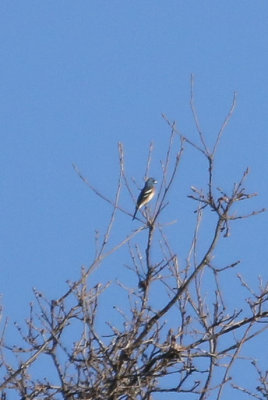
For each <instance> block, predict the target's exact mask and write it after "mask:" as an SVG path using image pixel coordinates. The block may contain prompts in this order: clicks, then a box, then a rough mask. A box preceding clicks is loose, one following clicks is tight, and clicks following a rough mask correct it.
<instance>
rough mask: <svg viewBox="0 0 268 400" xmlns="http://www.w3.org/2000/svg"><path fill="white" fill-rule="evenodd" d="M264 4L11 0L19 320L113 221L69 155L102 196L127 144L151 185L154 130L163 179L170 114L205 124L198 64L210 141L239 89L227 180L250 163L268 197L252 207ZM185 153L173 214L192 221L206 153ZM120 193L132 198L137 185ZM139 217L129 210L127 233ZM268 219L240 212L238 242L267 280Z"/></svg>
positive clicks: (4, 259)
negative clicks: (148, 172)
mask: <svg viewBox="0 0 268 400" xmlns="http://www.w3.org/2000/svg"><path fill="white" fill-rule="evenodd" d="M267 14H268V4H267V1H264V0H263V1H261V0H260V1H258V2H252V1H240V0H238V1H235V2H234V1H230V0H226V1H224V2H215V1H206V0H205V1H196V0H189V1H187V2H186V1H175V0H174V1H155V0H148V1H139V0H137V1H135V2H132V1H113V0H109V1H101V2H100V1H95V0H91V1H75V2H74V1H49V0H48V1H44V2H36V1H23V2H18V1H17V2H16V1H13V2H9V1H3V2H1V4H0V57H1V62H0V122H1V132H2V135H1V156H0V170H1V185H0V193H1V207H0V216H1V227H0V236H1V237H0V246H1V251H0V257H1V258H0V260H1V262H0V268H1V282H0V293H1V295H2V303H3V305H4V310H5V316H9V319H10V321H11V322H12V321H13V320H19V321H22V320H23V319H24V318H25V317H26V315H27V307H28V304H29V302H30V301H31V300H32V299H33V295H32V288H33V287H36V288H38V289H40V290H42V291H43V292H44V293H46V294H47V295H48V296H50V297H53V296H54V297H57V296H60V295H61V294H62V293H63V291H64V290H65V288H66V284H65V281H66V280H67V279H73V280H74V279H76V278H77V277H78V275H79V271H80V267H81V265H82V264H85V265H88V264H89V263H90V261H91V260H92V257H93V254H94V249H93V243H94V230H95V229H100V230H103V229H104V227H105V226H106V223H107V220H108V217H109V208H108V207H107V206H106V205H105V204H103V203H101V201H100V199H97V198H95V197H94V196H93V194H92V193H91V192H90V191H89V190H88V188H87V187H86V185H84V184H83V183H82V181H81V180H80V179H79V178H78V176H77V175H76V174H75V172H74V170H73V168H72V163H73V162H74V163H76V164H77V165H78V166H79V168H80V169H81V171H82V172H83V174H84V175H85V176H86V177H87V178H88V179H89V180H90V181H91V183H93V184H94V185H96V187H98V188H99V189H102V190H103V192H104V194H110V193H114V191H115V185H116V182H117V176H118V175H117V174H118V155H117V143H118V141H120V142H122V143H123V144H124V148H125V151H126V163H127V173H128V175H129V177H134V178H135V179H136V180H137V182H138V183H139V184H140V185H142V178H143V174H144V170H145V163H146V158H147V152H148V145H149V143H150V142H151V141H153V142H154V144H155V153H154V161H153V174H154V175H155V177H156V178H157V175H159V174H160V167H159V159H160V158H161V157H163V147H164V146H165V145H166V142H167V134H168V129H167V126H166V124H165V123H164V121H163V119H162V117H161V113H165V114H166V115H167V116H168V117H169V118H170V119H171V120H176V122H177V125H178V127H179V129H180V130H181V131H182V132H183V133H184V134H185V135H188V136H189V137H191V138H194V137H195V136H194V135H196V132H195V130H194V124H193V119H192V116H191V112H190V108H189V94H190V74H191V73H193V74H194V75H195V93H196V107H197V110H198V113H199V117H200V123H201V125H202V128H203V130H204V132H205V134H206V136H207V138H208V141H209V143H213V138H215V136H216V133H217V132H218V129H219V127H220V126H221V124H222V122H223V120H224V117H225V115H226V113H227V112H228V109H229V108H230V105H231V102H232V97H233V92H234V91H237V94H238V97H237V108H236V110H235V113H234V116H233V118H232V120H231V122H230V124H229V126H228V128H227V129H226V132H225V135H224V138H223V140H222V143H221V147H220V149H219V153H218V160H217V163H218V164H217V166H218V170H217V171H218V172H217V174H218V175H217V176H218V179H219V182H220V184H222V185H224V184H226V187H227V188H229V189H230V188H231V185H232V184H233V182H235V181H236V180H237V179H238V178H239V177H240V175H241V173H242V172H243V170H244V169H245V168H246V167H248V166H249V167H250V170H251V174H250V176H249V178H248V188H249V191H251V192H259V194H260V195H259V197H258V198H256V199H254V200H253V201H252V208H257V209H258V208H262V207H265V206H266V205H267V197H268V190H267V178H266V177H267V173H268V163H267V132H268V119H267V93H268V75H267V70H268V55H267V54H268V53H267V45H268V24H267ZM196 137H197V136H196ZM184 158H185V163H184V164H182V166H181V171H180V178H179V180H181V182H182V184H181V187H178V188H177V189H176V188H173V191H172V195H173V196H174V198H173V199H174V202H175V203H176V204H182V208H181V209H180V207H178V212H177V213H176V218H178V219H179V220H180V221H182V223H183V224H185V223H186V224H187V218H189V217H188V214H187V213H188V212H191V211H190V208H191V207H192V204H191V205H187V204H188V203H187V201H186V200H185V195H186V194H187V191H188V188H189V186H190V185H191V184H193V185H198V183H199V182H200V180H201V181H202V179H203V177H202V176H201V175H200V172H199V166H200V167H201V166H204V164H202V162H200V165H199V161H197V160H196V153H194V152H193V150H192V149H187V151H186V154H185V155H184ZM195 167H196V168H195ZM204 168H205V167H204ZM122 203H123V205H124V207H125V208H127V209H129V210H132V209H133V208H134V204H133V202H132V200H131V199H130V198H129V197H128V196H127V194H124V195H123V197H122ZM183 207H185V208H183ZM187 207H188V208H187ZM252 208H251V207H249V208H248V209H252ZM185 210H187V212H186V211H185ZM167 216H168V217H169V216H170V218H173V214H172V212H171V211H168V212H167ZM131 224H132V222H131V220H130V219H127V218H124V219H122V228H121V229H122V232H129V231H130V230H131V229H133V225H131ZM266 229H267V215H265V214H263V215H262V216H258V217H256V218H254V219H251V220H247V221H242V222H241V223H240V224H237V225H234V227H233V230H232V234H233V236H232V238H231V240H232V242H230V244H229V246H230V247H229V249H230V259H231V260H233V259H237V258H238V259H242V260H243V262H244V264H243V274H244V276H245V277H247V278H248V279H250V280H251V281H252V282H253V284H254V285H256V287H257V276H258V275H263V276H264V278H266V277H267V268H266V265H265V260H266V259H267V235H266ZM171 232H172V230H171ZM182 237H183V232H182ZM116 239H117V238H115V240H116ZM174 242H175V240H174ZM224 246H225V245H223V251H224ZM225 254H226V253H225ZM228 255H229V254H228ZM122 263H123V261H122ZM114 274H115V271H114V270H111V271H110V272H108V273H107V275H106V273H105V278H107V279H108V278H109V279H110V278H111V279H112V278H114V277H115V276H114ZM116 274H117V276H116V277H118V276H120V272H118V271H117V272H116ZM232 293H233V290H232V288H230V294H232ZM259 350H260V349H259Z"/></svg>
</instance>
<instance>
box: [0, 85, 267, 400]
mask: <svg viewBox="0 0 268 400" xmlns="http://www.w3.org/2000/svg"><path fill="white" fill-rule="evenodd" d="M191 89H192V90H191V101H190V106H191V110H192V112H193V118H194V121H195V126H196V130H197V133H198V140H197V141H192V140H190V139H189V138H188V137H187V136H186V135H184V134H182V133H181V132H180V131H179V130H178V129H177V128H176V125H175V123H173V122H170V121H169V120H168V118H167V117H166V116H163V118H164V120H165V121H166V122H167V124H168V126H169V130H170V136H169V144H168V147H167V151H166V155H165V157H164V160H163V161H162V163H161V166H162V177H161V180H160V183H159V189H158V195H157V199H156V202H155V207H154V209H152V208H150V206H149V207H148V208H147V207H146V208H144V209H142V210H141V214H139V216H137V218H138V221H139V222H140V226H139V227H138V228H137V229H134V230H131V231H130V232H129V233H128V234H126V235H125V237H124V238H123V239H122V240H121V241H120V242H118V243H117V244H115V245H111V233H112V231H113V230H114V229H118V228H116V220H117V217H118V213H121V214H124V215H125V216H128V217H129V218H131V217H132V213H131V212H130V211H128V210H126V209H125V208H124V207H122V206H121V204H120V194H121V190H122V188H124V189H126V190H127V191H128V192H129V194H130V197H131V198H132V199H133V200H134V201H135V196H134V194H133V189H132V188H133V181H131V180H130V179H129V178H128V176H127V173H126V171H125V161H124V149H123V145H122V144H119V165H120V168H119V177H118V186H117V190H116V194H115V196H114V198H113V199H112V198H108V197H106V196H104V195H103V194H102V193H101V192H100V191H98V189H97V188H95V187H94V186H93V185H92V184H91V183H90V182H89V181H88V180H87V179H86V178H85V177H84V176H83V175H82V173H81V172H80V171H79V169H78V167H77V166H75V165H74V169H75V171H76V172H77V173H78V175H79V176H80V177H81V178H82V180H83V181H84V182H85V183H86V184H87V185H88V187H89V188H90V189H91V190H92V191H93V192H94V193H95V194H96V195H97V196H99V197H100V198H101V199H102V200H103V201H105V202H108V203H109V204H110V206H111V215H110V220H109V223H108V226H107V228H106V231H105V233H104V235H103V237H96V254H95V258H94V260H93V262H92V264H91V265H90V266H89V267H88V268H85V267H84V268H82V270H81V276H80V277H79V279H78V280H77V281H75V282H69V287H68V290H67V291H66V293H64V294H63V295H62V296H61V297H59V298H58V299H56V300H55V299H54V300H49V299H48V298H47V297H46V296H44V295H43V294H42V293H40V292H39V291H37V290H35V291H34V295H35V302H34V304H32V305H31V306H30V314H29V318H28V320H27V322H26V325H25V326H24V327H21V326H18V327H17V328H18V331H19V333H20V335H21V338H22V343H23V344H22V345H12V344H10V343H8V342H7V341H6V340H5V324H3V325H2V335H1V342H0V345H1V349H0V350H1V352H0V362H1V369H2V371H3V372H2V377H1V381H0V389H1V391H2V392H1V393H2V395H1V396H2V397H1V398H2V399H6V398H7V396H8V394H9V393H16V394H17V395H18V398H21V399H29V400H30V399H60V398H63V399H65V400H67V399H92V400H93V399H94V400H103V399H109V400H116V399H120V400H131V399H133V400H134V399H140V400H150V399H160V398H167V397H166V396H167V395H168V396H169V397H168V398H170V399H173V398H174V399H180V398H185V394H186V393H187V398H190V396H191V397H192V398H193V399H199V400H204V399H208V398H211V399H222V398H223V393H224V389H225V388H227V387H228V390H231V389H232V390H234V392H235V391H237V390H240V391H242V392H243V393H246V394H247V395H249V396H252V397H253V398H256V399H267V397H268V377H267V371H266V372H263V371H261V369H260V368H259V367H258V364H257V363H256V361H254V358H253V357H251V358H250V355H249V358H248V359H247V360H243V362H248V363H249V364H250V363H251V365H252V368H254V370H255V372H256V382H257V378H258V379H259V383H257V384H256V392H252V391H250V390H249V389H248V388H247V379H243V378H246V377H243V376H242V375H241V379H240V381H239V382H235V381H234V380H233V378H232V376H231V370H232V368H233V366H234V365H235V364H236V363H238V362H240V354H241V350H242V348H245V349H246V346H247V344H248V342H251V341H253V340H257V339H256V338H258V337H261V336H260V335H261V334H262V333H263V332H264V331H265V330H266V329H267V328H268V324H267V322H268V311H267V300H268V286H267V284H264V283H263V282H262V281H260V285H259V291H258V293H256V292H255V291H253V289H252V288H250V286H249V284H248V283H247V282H246V281H245V280H244V278H243V277H242V276H241V275H238V278H239V280H240V284H241V285H242V286H243V287H244V288H246V289H247V290H248V293H249V298H247V299H245V300H244V303H243V304H242V303H241V304H239V308H238V309H230V307H229V306H228V304H226V302H225V293H224V290H223V289H222V285H221V280H222V276H224V274H226V273H229V276H231V275H232V277H233V279H237V278H236V276H235V275H234V274H233V273H232V271H233V270H234V269H235V268H236V267H237V266H238V264H239V261H237V260H235V261H233V262H232V263H230V264H229V265H224V266H219V265H217V264H216V263H215V261H214V258H213V257H214V254H215V250H216V248H217V245H218V244H219V242H220V241H221V240H226V239H225V238H227V237H229V236H230V226H231V224H233V223H235V222H236V221H239V220H241V219H245V218H248V217H251V216H254V215H256V214H259V213H261V212H263V211H264V210H259V211H251V212H249V213H248V214H246V215H243V214H239V213H238V214H237V213H233V208H234V205H238V206H239V204H240V202H241V201H245V200H249V199H251V198H252V197H253V196H255V195H256V194H255V193H253V194H252V193H248V192H247V190H246V188H245V180H246V177H247V175H248V170H246V171H245V172H244V173H243V175H242V177H241V178H240V179H239V180H238V182H237V183H236V184H234V186H233V189H232V191H231V192H230V193H229V192H227V191H226V190H224V189H222V188H218V187H217V186H216V183H215V178H214V176H215V164H214V161H215V157H216V153H217V149H218V146H219V144H220V140H221V138H222V135H223V132H224V129H225V127H226V126H227V124H228V122H229V120H230V118H231V117H232V114H233V112H234V109H235V104H236V96H235V95H234V98H233V102H232V105H231V108H230V111H229V113H228V114H227V116H226V118H225V120H224V123H223V124H222V126H221V128H220V130H219V132H218V134H217V135H216V138H215V143H214V145H213V146H212V148H211V149H210V148H209V146H208V144H207V142H206V138H205V136H204V134H203V132H202V129H201V127H200V124H199V121H198V116H197V112H196V108H195V105H194V94H193V79H192V81H191ZM189 147H192V148H193V150H194V151H195V152H196V156H198V155H201V157H204V158H205V160H206V161H207V165H208V173H207V184H206V186H205V187H202V188H201V187H200V188H198V187H194V186H192V187H191V188H190V189H189V190H190V193H189V196H188V197H189V201H193V202H194V204H195V215H196V223H195V228H194V231H193V235H192V241H191V244H190V247H189V249H188V251H187V253H186V254H183V255H182V254H179V251H178V250H176V249H173V248H172V245H171V241H170V240H169V238H168V234H167V227H166V225H165V224H164V223H161V222H160V219H161V218H160V217H161V215H162V213H163V210H164V209H165V208H166V207H168V199H169V196H170V190H171V187H172V185H173V184H174V183H175V181H176V178H177V174H178V171H179V166H180V163H181V159H182V154H183V153H184V151H185V149H187V148H189ZM185 153H187V152H186V151H185ZM152 157H153V147H152V146H151V147H150V149H149V156H148V162H147V167H146V171H145V177H148V176H149V171H150V165H151V159H152ZM211 211H212V212H213V213H211ZM205 216H206V217H208V218H210V223H209V224H208V228H207V230H208V231H209V235H210V239H209V240H207V241H206V243H207V244H206V245H205V246H206V247H205V246H204V245H200V242H201V241H202V233H201V231H200V226H201V224H202V222H203V221H204V218H205ZM176 226H177V230H178V232H181V227H180V225H179V224H177V225H176ZM178 235H179V233H178ZM141 237H142V240H141V239H140V238H141ZM208 237H209V236H208ZM230 242H231V240H230ZM124 248H125V249H126V250H127V253H124V254H128V259H126V260H125V263H124V264H125V265H124V266H125V267H126V268H127V269H128V270H129V274H132V277H135V279H133V278H132V280H131V282H132V284H131V286H129V283H126V282H121V281H119V280H116V279H115V280H114V281H108V282H103V281H102V282H99V283H97V284H94V285H91V284H90V282H92V276H94V274H95V272H96V270H97V269H98V270H99V269H100V268H102V266H103V263H104V262H106V261H107V260H109V259H110V258H111V257H113V261H112V262H115V261H114V260H116V259H117V258H116V257H117V254H119V252H120V251H121V250H122V249H124ZM200 248H201V250H200ZM201 253H202V254H201ZM120 260H121V257H118V263H120V262H121V261H120ZM207 285H209V288H210V290H209V295H207ZM112 287H117V288H118V290H120V291H123V292H124V294H125V298H126V300H127V301H126V302H125V303H124V304H120V301H118V302H117V301H116V299H114V298H113V300H112V301H111V299H110V301H108V302H107V303H106V305H105V307H106V311H107V307H110V311H109V312H111V318H108V317H107V319H106V320H105V321H102V318H101V317H102V312H103V310H102V307H103V305H102V299H103V298H106V299H107V298H108V299H109V290H110V288H112ZM107 293H108V294H107ZM105 296H106V297H105ZM106 315H107V312H106ZM114 315H116V317H115V318H114ZM11 355H12V357H11ZM251 356H252V355H251Z"/></svg>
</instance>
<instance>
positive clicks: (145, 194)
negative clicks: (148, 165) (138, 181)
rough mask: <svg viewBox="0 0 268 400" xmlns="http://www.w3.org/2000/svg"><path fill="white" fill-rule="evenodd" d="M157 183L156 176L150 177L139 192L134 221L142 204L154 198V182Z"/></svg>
mask: <svg viewBox="0 0 268 400" xmlns="http://www.w3.org/2000/svg"><path fill="white" fill-rule="evenodd" d="M155 183H157V181H156V180H155V179H154V178H148V179H147V181H146V182H145V185H144V188H143V189H142V191H141V192H140V194H139V197H138V200H137V204H136V209H135V212H134V215H133V218H132V221H133V219H134V218H135V217H136V214H137V211H138V210H139V209H140V208H141V207H142V206H144V205H145V204H147V203H149V201H150V200H152V198H153V197H154V195H155V187H154V184H155Z"/></svg>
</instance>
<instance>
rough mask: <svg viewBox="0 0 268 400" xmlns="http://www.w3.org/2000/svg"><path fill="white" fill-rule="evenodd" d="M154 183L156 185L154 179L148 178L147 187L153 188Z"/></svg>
mask: <svg viewBox="0 0 268 400" xmlns="http://www.w3.org/2000/svg"><path fill="white" fill-rule="evenodd" d="M156 183H157V181H156V180H155V179H154V178H148V179H147V181H146V185H147V186H153V185H154V184H156Z"/></svg>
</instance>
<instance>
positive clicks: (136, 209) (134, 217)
mask: <svg viewBox="0 0 268 400" xmlns="http://www.w3.org/2000/svg"><path fill="white" fill-rule="evenodd" d="M137 211H138V207H136V209H135V212H134V215H133V218H132V221H133V220H134V219H135V217H136V214H137Z"/></svg>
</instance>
